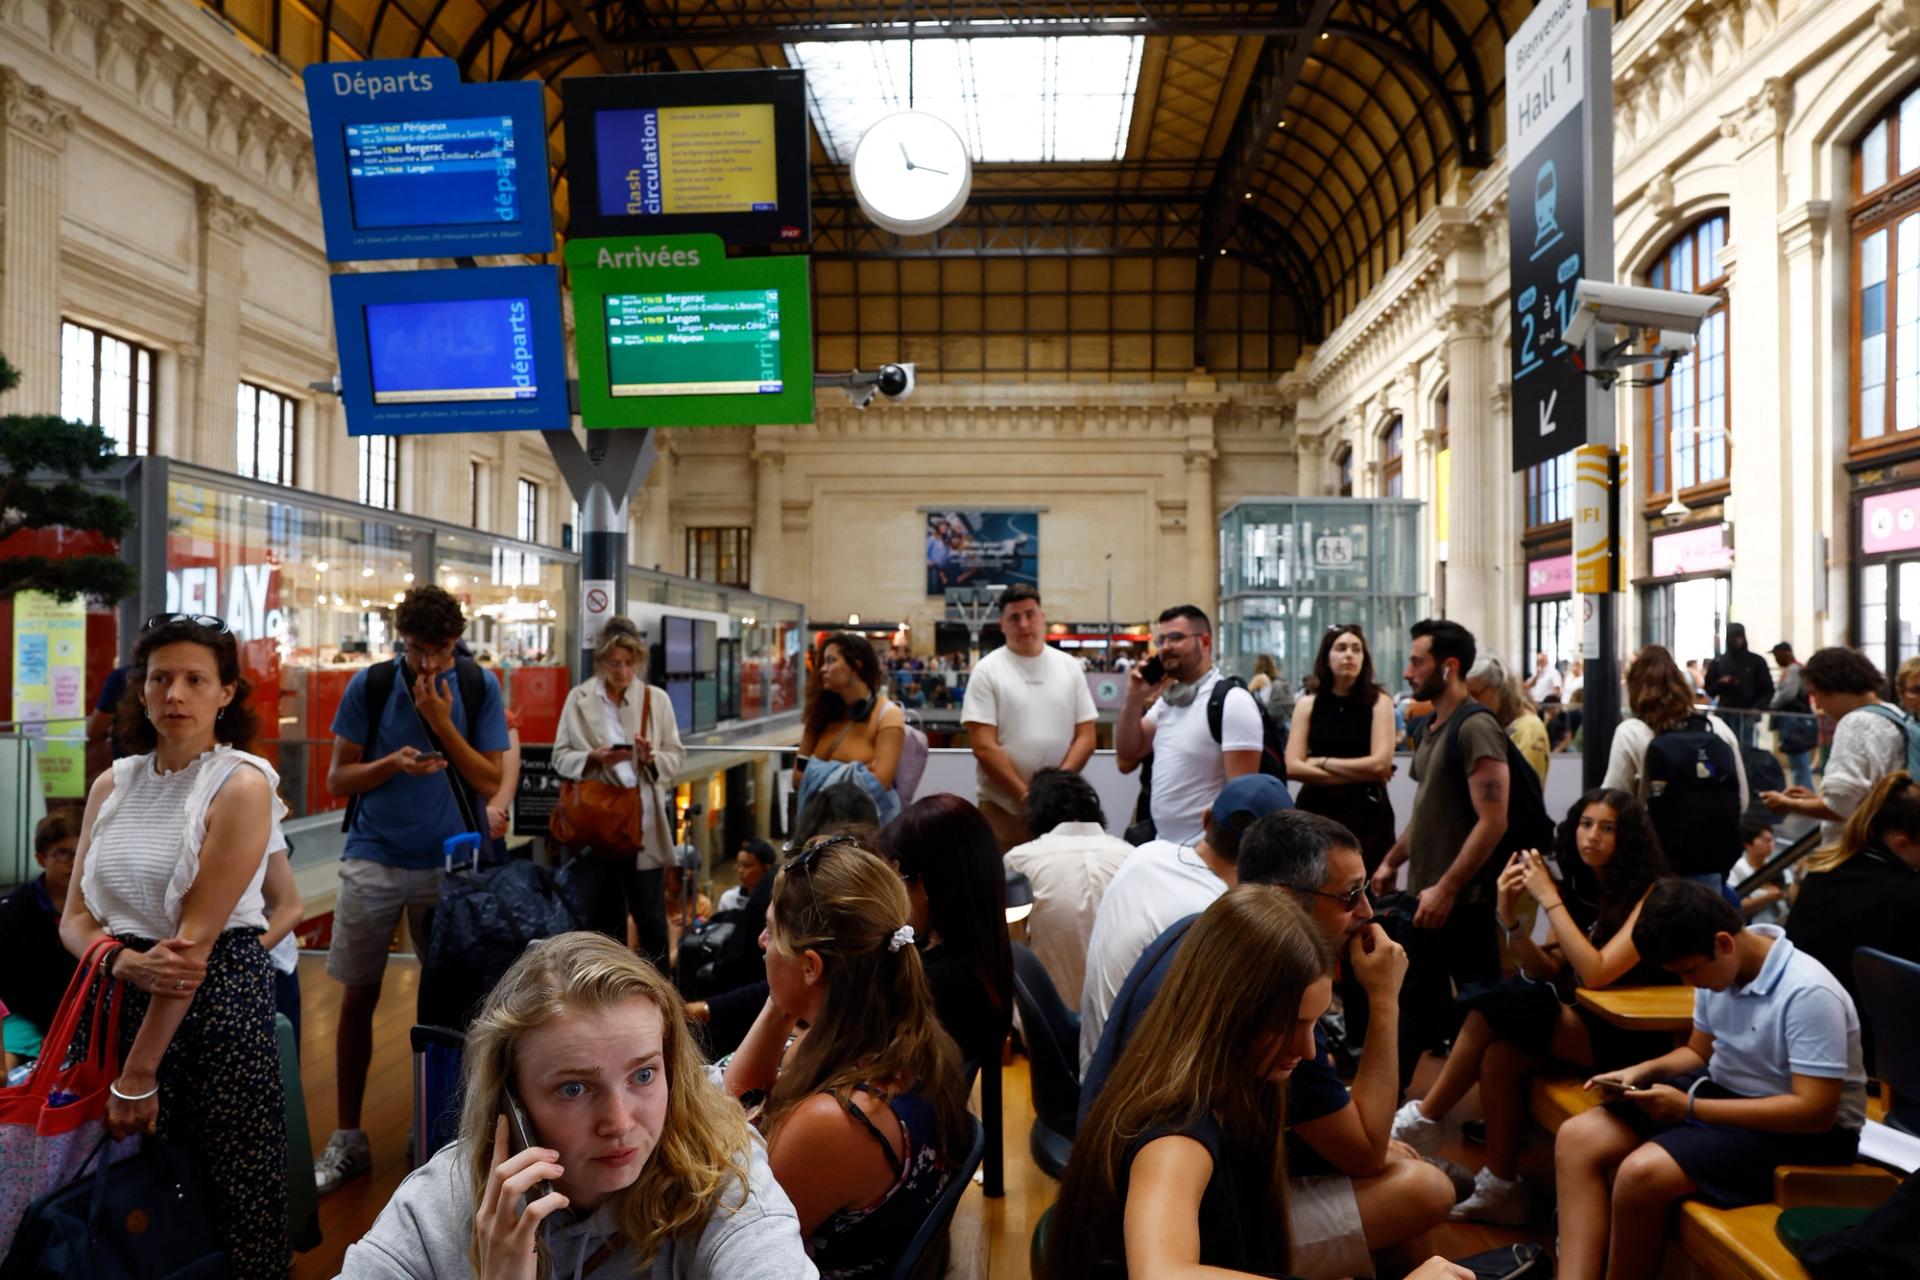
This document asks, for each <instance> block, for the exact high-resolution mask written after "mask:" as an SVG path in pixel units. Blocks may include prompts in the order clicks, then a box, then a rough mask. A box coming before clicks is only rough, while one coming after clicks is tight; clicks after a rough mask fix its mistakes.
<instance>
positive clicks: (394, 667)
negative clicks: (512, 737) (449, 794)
mask: <svg viewBox="0 0 1920 1280" xmlns="http://www.w3.org/2000/svg"><path fill="white" fill-rule="evenodd" d="M399 679H400V664H399V663H398V662H376V663H374V664H373V665H372V666H371V667H368V668H367V740H366V741H365V742H363V743H361V744H360V747H361V751H362V752H363V755H362V757H361V758H362V759H366V758H367V757H370V756H372V754H373V744H374V743H375V742H377V741H378V740H379V738H380V717H381V716H382V715H383V714H385V712H386V709H387V700H388V699H389V698H391V697H393V686H394V685H395V684H396V683H398V682H399ZM453 681H454V683H455V684H456V685H458V686H459V687H460V702H461V705H462V706H463V707H465V709H466V713H467V732H468V733H476V732H478V731H479V724H480V708H481V707H483V706H485V705H486V702H487V673H486V671H485V670H484V669H483V668H482V667H481V666H480V664H479V663H477V662H475V661H474V660H473V659H472V658H459V657H456V658H455V659H454V660H453ZM420 727H421V730H422V731H423V732H424V733H425V734H426V735H427V741H428V742H429V743H431V744H432V745H433V748H434V750H436V751H440V750H444V747H443V744H442V743H441V742H440V741H439V740H438V739H437V738H436V737H435V736H434V734H433V731H432V730H431V729H428V728H427V727H426V724H425V722H424V721H423V722H422V723H421V726H420ZM446 773H447V779H448V785H450V786H452V788H453V798H454V800H455V801H456V802H457V803H458V804H459V806H460V817H461V820H462V821H464V822H465V823H466V824H467V826H466V829H467V830H468V831H478V832H479V833H480V834H481V836H482V837H484V836H485V835H486V832H487V826H486V811H487V806H486V802H485V801H484V800H482V799H481V798H480V797H479V796H478V795H476V794H475V793H474V790H473V788H472V787H469V786H468V785H467V784H466V780H465V779H464V778H462V777H460V771H459V770H458V769H455V768H454V767H453V766H452V765H451V764H449V765H448V766H447V769H446ZM359 812H360V797H359V796H358V795H354V796H349V797H348V798H347V812H346V816H345V817H343V818H342V819H341V820H340V829H341V830H342V831H352V830H353V820H354V817H355V816H356V815H357V814H358V813H359Z"/></svg>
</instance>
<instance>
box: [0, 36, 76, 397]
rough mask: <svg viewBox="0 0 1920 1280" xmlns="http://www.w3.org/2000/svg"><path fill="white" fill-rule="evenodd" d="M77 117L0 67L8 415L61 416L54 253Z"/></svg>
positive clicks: (1, 271) (0, 268)
mask: <svg viewBox="0 0 1920 1280" xmlns="http://www.w3.org/2000/svg"><path fill="white" fill-rule="evenodd" d="M77 110H78V109H77V108H75V107H70V106H68V105H66V104H65V103H62V102H60V101H58V100H57V99H55V98H52V97H49V96H48V95H47V93H46V91H45V90H43V89H41V88H40V87H39V86H37V85H32V84H29V83H27V82H26V81H25V80H24V79H22V78H21V77H20V75H19V74H18V73H17V72H15V71H13V70H11V69H9V68H6V67H0V355H4V356H6V358H7V360H8V362H9V363H11V364H12V365H13V367H14V368H16V369H18V370H19V371H20V386H19V388H18V389H17V390H15V391H13V392H11V393H9V394H7V395H5V396H0V411H4V412H7V413H58V412H59V410H60V254H59V252H58V251H57V246H58V245H59V243H60V211H61V209H62V207H63V206H64V204H65V202H66V175H65V173H64V166H63V164H62V160H63V157H64V156H65V154H66V149H67V138H68V136H69V134H70V133H71V132H72V130H73V121H74V116H75V114H76V112H77Z"/></svg>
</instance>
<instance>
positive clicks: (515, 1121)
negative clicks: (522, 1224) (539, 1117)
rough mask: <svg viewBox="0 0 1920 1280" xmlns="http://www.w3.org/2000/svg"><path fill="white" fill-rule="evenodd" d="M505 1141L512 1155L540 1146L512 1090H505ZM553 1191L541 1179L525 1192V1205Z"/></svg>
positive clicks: (545, 1181) (524, 1109)
mask: <svg viewBox="0 0 1920 1280" xmlns="http://www.w3.org/2000/svg"><path fill="white" fill-rule="evenodd" d="M507 1141H508V1143H509V1144H510V1145H511V1146H512V1148H513V1152H512V1153H510V1154H513V1153H518V1152H521V1151H525V1150H526V1149H527V1148H528V1147H533V1146H538V1145H540V1143H539V1139H538V1138H537V1137H536V1136H535V1134H534V1132H533V1126H532V1125H531V1124H528V1123H527V1110H526V1108H525V1107H524V1106H522V1105H521V1102H520V1099H519V1098H518V1097H517V1096H516V1095H515V1094H514V1092H513V1090H512V1089H508V1090H507ZM552 1190H553V1184H552V1183H550V1182H548V1181H547V1180H546V1179H544V1178H543V1179H541V1180H540V1181H539V1182H536V1183H534V1184H533V1186H532V1187H530V1188H528V1190H527V1203H528V1204H532V1203H533V1202H534V1201H536V1200H538V1199H540V1197H542V1196H544V1195H546V1194H548V1193H549V1192H551V1191H552Z"/></svg>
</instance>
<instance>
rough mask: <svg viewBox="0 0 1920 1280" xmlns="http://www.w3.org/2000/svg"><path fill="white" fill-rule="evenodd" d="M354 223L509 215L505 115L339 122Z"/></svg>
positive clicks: (510, 154)
mask: <svg viewBox="0 0 1920 1280" xmlns="http://www.w3.org/2000/svg"><path fill="white" fill-rule="evenodd" d="M343 128H344V129H345V131H346V141H347V189H348V191H349V192H350V193H351V197H352V200H353V221H354V225H356V226H358V227H362V228H369V229H371V228H377V227H424V226H447V225H452V224H462V225H471V224H474V223H502V222H517V221H519V218H520V211H519V184H518V182H517V181H516V169H517V168H518V163H517V157H516V156H515V154H514V136H513V117H512V116H477V117H473V118H469V119H459V120H397V121H392V122H387V123H361V124H348V125H345V126H343Z"/></svg>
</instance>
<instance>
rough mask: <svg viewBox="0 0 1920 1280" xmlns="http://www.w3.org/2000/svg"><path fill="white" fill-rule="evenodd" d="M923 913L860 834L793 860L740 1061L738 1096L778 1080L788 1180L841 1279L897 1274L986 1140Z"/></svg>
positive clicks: (771, 1094) (776, 1100)
mask: <svg viewBox="0 0 1920 1280" xmlns="http://www.w3.org/2000/svg"><path fill="white" fill-rule="evenodd" d="M910 910H911V906H910V904H909V903H908V901H907V889H906V886H905V885H904V884H902V883H901V881H900V877H899V876H898V875H896V874H895V873H894V870H893V868H892V867H890V866H888V865H887V864H886V863H885V862H883V861H881V860H880V858H878V857H877V856H875V855H874V854H872V853H869V852H868V851H867V850H865V849H863V848H861V847H860V846H859V845H858V844H857V843H855V842H854V841H853V839H851V838H850V837H846V836H838V837H828V838H826V839H823V840H818V841H815V842H814V843H813V844H812V845H810V846H808V848H807V849H806V850H805V851H804V852H802V853H801V854H799V855H798V856H796V857H795V858H793V859H792V860H791V861H790V862H788V863H787V865H786V866H785V867H783V868H782V869H781V871H780V873H779V875H778V876H777V877H776V878H775V880H774V882H773V901H772V903H771V904H770V906H769V908H768V910H767V931H766V933H765V934H764V935H763V942H764V945H765V946H766V949H767V984H768V988H769V994H768V996H767V1002H766V1005H765V1007H764V1008H762V1009H761V1011H760V1016H759V1018H758V1019H757V1020H756V1021H755V1022H754V1024H753V1029H752V1030H751V1031H749V1032H748V1033H747V1038H746V1039H745V1040H744V1041H743V1042H742V1043H741V1045H740V1048H739V1050H738V1051H737V1052H736V1053H735V1054H734V1055H733V1058H732V1060H731V1061H730V1062H729V1063H728V1065H727V1072H726V1076H727V1088H728V1089H730V1090H731V1091H732V1092H734V1093H735V1094H741V1095H746V1094H749V1093H753V1092H756V1091H759V1090H765V1091H766V1104H765V1107H764V1108H763V1110H762V1111H761V1114H760V1128H761V1130H762V1131H763V1132H765V1134H766V1135H767V1147H768V1152H769V1156H770V1158H771V1160H772V1163H773V1172H774V1176H775V1177H777V1178H779V1180H780V1185H781V1186H782V1187H784V1188H785V1189H786V1192H787V1194H788V1195H789V1196H791V1197H793V1205H794V1208H795V1210H796V1211H797V1212H798V1213H799V1216H800V1229H801V1231H802V1233H804V1235H805V1236H806V1239H807V1243H808V1247H809V1249H810V1250H811V1251H812V1254H813V1260H814V1262H815V1263H816V1264H818V1265H819V1267H820V1274H821V1275H822V1276H826V1277H845V1276H872V1275H885V1274H886V1273H887V1272H888V1271H889V1270H890V1269H891V1268H892V1266H893V1264H894V1263H895V1262H897V1261H898V1260H899V1258H900V1256H901V1254H902V1253H903V1252H904V1251H905V1249H906V1247H907V1245H908V1243H909V1242H911V1240H912V1239H913V1236H914V1233H915V1232H917V1231H918V1230H919V1228H920V1225H921V1223H922V1222H924V1221H925V1220H926V1217H927V1214H928V1212H929V1211H930V1210H931V1209H932V1207H933V1203H934V1201H935V1200H937V1199H938V1198H939V1195H940V1191H941V1188H942V1187H943V1186H944V1185H945V1183H946V1179H947V1171H948V1170H949V1169H951V1168H952V1167H953V1166H954V1164H955V1163H956V1162H957V1161H958V1159H959V1158H960V1156H961V1155H962V1154H963V1153H964V1152H965V1151H966V1149H967V1146H968V1144H969V1138H970V1136H971V1128H970V1126H969V1123H968V1120H967V1116H966V1095H965V1092H964V1090H963V1089H962V1087H961V1083H960V1053H959V1050H958V1049H957V1048H956V1047H955V1045H954V1042H953V1040H952V1038H951V1037H949V1036H948V1035H947V1033H946V1032H945V1031H943V1030H942V1029H941V1026H940V1019H939V1015H938V1014H937V1013H936V1012H935V1011H934V1005H933V993H932V991H931V990H930V989H929V987H928V985H927V976H926V969H925V967H924V965H923V964H922V961H921V956H920V952H919V950H918V949H917V948H916V947H915V946H914V945H913V943H914V931H913V927H912V926H911V925H910V924H908V923H907V920H908V913H909V911H910ZM802 1023H804V1024H805V1030H800V1029H799V1028H800V1026H801V1024H802Z"/></svg>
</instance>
